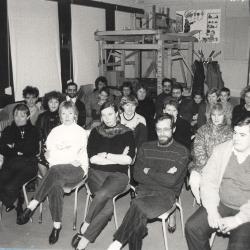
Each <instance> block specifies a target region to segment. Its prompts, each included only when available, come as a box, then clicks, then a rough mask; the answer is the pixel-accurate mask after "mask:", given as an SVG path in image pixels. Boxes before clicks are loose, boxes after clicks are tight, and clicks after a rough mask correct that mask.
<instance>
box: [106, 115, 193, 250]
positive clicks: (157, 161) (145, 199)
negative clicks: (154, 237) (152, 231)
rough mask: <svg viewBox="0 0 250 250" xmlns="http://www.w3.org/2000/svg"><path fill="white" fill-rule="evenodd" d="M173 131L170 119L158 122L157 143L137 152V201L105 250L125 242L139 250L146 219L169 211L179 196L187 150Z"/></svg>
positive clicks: (162, 118)
mask: <svg viewBox="0 0 250 250" xmlns="http://www.w3.org/2000/svg"><path fill="white" fill-rule="evenodd" d="M173 129H174V119H173V117H172V116H171V115H168V114H166V115H164V116H162V117H160V118H158V120H157V122H156V132H157V135H158V140H157V141H152V142H146V143H144V144H143V145H142V146H141V148H140V149H139V154H138V156H137V162H136V164H135V172H134V177H135V179H136V181H137V182H138V183H139V185H138V186H137V189H136V192H137V197H136V198H135V199H134V200H132V202H131V206H130V208H129V210H128V211H127V213H126V215H125V217H124V219H123V222H122V224H121V225H120V227H119V228H118V230H117V231H116V233H115V234H114V242H113V243H112V244H111V245H110V246H109V248H108V250H119V249H121V248H122V246H123V245H125V244H126V243H127V242H128V244H129V249H130V250H135V249H136V250H140V249H142V239H143V237H144V236H145V235H146V233H147V227H146V225H147V221H148V219H154V218H157V217H158V216H159V215H161V214H163V213H165V212H166V211H168V210H169V209H170V208H171V207H172V206H173V204H174V203H175V200H176V197H178V196H179V195H180V192H181V187H182V184H183V182H184V178H185V176H186V172H187V167H186V166H187V160H188V150H187V149H186V148H185V147H184V146H182V145H181V144H179V143H178V142H176V141H175V140H174V139H173ZM156 244H157V243H156ZM155 249H157V246H156V247H155Z"/></svg>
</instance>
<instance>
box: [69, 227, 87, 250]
mask: <svg viewBox="0 0 250 250" xmlns="http://www.w3.org/2000/svg"><path fill="white" fill-rule="evenodd" d="M83 223H84V222H83ZM83 223H82V224H81V226H80V230H79V232H78V233H77V234H75V235H74V236H73V238H72V240H71V246H72V247H73V248H75V249H76V248H77V246H78V243H79V241H80V240H81V238H82V236H83V234H81V228H82V225H83Z"/></svg>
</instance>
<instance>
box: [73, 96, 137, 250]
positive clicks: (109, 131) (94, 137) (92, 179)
mask: <svg viewBox="0 0 250 250" xmlns="http://www.w3.org/2000/svg"><path fill="white" fill-rule="evenodd" d="M101 120H102V124H101V125H100V126H98V127H96V128H94V129H93V130H92V131H91V133H90V135H89V139H88V156H89V160H90V170H89V175H88V185H89V188H90V191H91V193H92V194H93V200H92V202H91V204H90V207H89V210H88V214H87V217H86V219H85V222H84V223H83V224H82V225H81V227H80V232H79V233H78V234H76V235H75V236H74V237H73V239H72V246H73V247H74V248H75V249H78V250H82V249H85V247H86V246H87V245H88V244H89V242H94V241H95V239H96V238H97V237H98V235H99V234H100V233H101V231H102V230H103V228H104V227H105V226H106V224H107V223H108V221H109V220H110V218H111V217H112V214H113V203H112V200H113V197H114V196H116V195H117V194H119V193H121V192H123V191H124V190H125V188H126V187H127V184H128V181H129V178H128V175H127V172H128V165H129V164H131V162H132V159H133V158H134V155H135V143H134V137H133V133H132V131H131V130H130V129H129V128H127V127H126V126H124V125H122V124H121V123H120V122H119V119H118V109H117V107H116V106H115V105H114V103H113V102H110V101H108V102H105V103H104V104H103V105H102V107H101Z"/></svg>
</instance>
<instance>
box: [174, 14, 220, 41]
mask: <svg viewBox="0 0 250 250" xmlns="http://www.w3.org/2000/svg"><path fill="white" fill-rule="evenodd" d="M180 16H182V31H178V32H184V33H187V32H190V31H192V30H200V32H199V33H198V34H196V35H195V37H196V38H197V39H198V40H199V41H202V42H210V43H219V42H220V20H221V10H220V9H204V10H183V11H177V12H176V22H177V20H180V19H181V18H180ZM179 22H180V21H179Z"/></svg>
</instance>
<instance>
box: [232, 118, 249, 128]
mask: <svg viewBox="0 0 250 250" xmlns="http://www.w3.org/2000/svg"><path fill="white" fill-rule="evenodd" d="M246 125H250V116H243V117H241V118H240V119H239V120H238V121H236V122H235V124H234V125H233V126H234V127H236V126H239V127H242V126H246Z"/></svg>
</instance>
